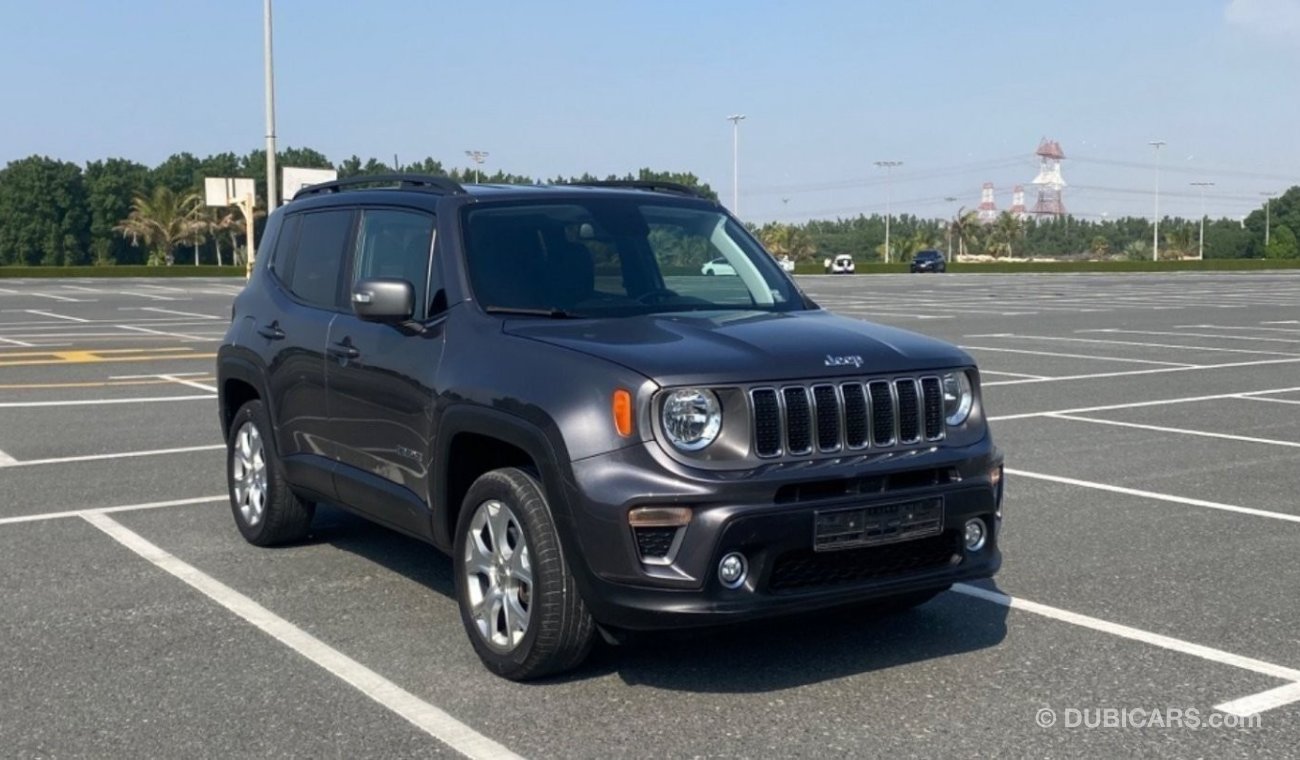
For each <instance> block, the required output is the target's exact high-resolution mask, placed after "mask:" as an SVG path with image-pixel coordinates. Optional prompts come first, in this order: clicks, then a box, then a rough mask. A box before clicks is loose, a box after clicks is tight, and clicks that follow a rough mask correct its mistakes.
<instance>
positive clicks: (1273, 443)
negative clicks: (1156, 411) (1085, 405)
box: [1048, 414, 1300, 449]
mask: <svg viewBox="0 0 1300 760" xmlns="http://www.w3.org/2000/svg"><path fill="white" fill-rule="evenodd" d="M1048 416H1049V417H1051V418H1052V419H1056V420H1070V421H1072V422H1090V423H1093V424H1095V425H1114V426H1115V427H1126V428H1134V429H1137V430H1151V431H1154V432H1157V433H1178V434H1181V435H1195V436H1201V437H1203V438H1222V439H1223V440H1225V441H1241V442H1243V443H1264V444H1268V445H1270V446H1289V447H1291V448H1297V449H1300V443H1298V442H1296V441H1280V440H1277V439H1275V438H1254V437H1252V436H1248V435H1230V434H1228V433H1210V432H1207V431H1204V430H1188V429H1186V428H1174V427H1163V426H1161V425H1141V424H1138V423H1136V422H1120V421H1119V420H1101V419H1097V418H1095V417H1078V416H1075V415H1073V414H1051V415H1048Z"/></svg>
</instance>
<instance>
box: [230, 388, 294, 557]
mask: <svg viewBox="0 0 1300 760" xmlns="http://www.w3.org/2000/svg"><path fill="white" fill-rule="evenodd" d="M247 422H252V423H253V425H254V426H255V427H256V428H257V432H258V435H260V436H261V438H262V452H263V454H262V455H263V456H264V457H265V458H266V496H265V505H266V506H265V507H264V509H263V512H262V520H261V522H259V523H258V524H257V525H249V524H248V523H247V522H246V521H245V520H244V516H243V515H242V514H241V513H240V511H239V503H238V502H237V501H235V440H236V439H237V438H238V436H239V431H240V429H241V428H242V427H243V426H244V424H245V423H247ZM279 464H280V463H279V460H278V459H277V458H276V454H275V441H274V440H272V434H271V425H270V418H269V417H267V414H266V408H265V407H264V406H262V402H261V401H249V402H248V403H246V404H244V405H243V406H241V407H240V408H239V411H238V412H235V418H234V419H233V420H232V421H231V423H230V438H229V439H228V440H227V441H226V490H227V491H228V492H229V494H230V511H231V513H232V514H233V515H234V518H235V527H237V528H239V532H240V533H241V534H242V535H243V536H244V538H245V539H247V540H248V541H249V542H251V543H254V544H257V543H259V542H260V541H261V540H262V539H263V533H265V532H266V526H267V524H268V523H269V522H270V520H269V519H268V517H269V512H270V509H271V505H272V503H273V502H272V495H273V494H277V493H279V489H280V488H283V487H284V486H283V483H282V481H281V479H280V471H279Z"/></svg>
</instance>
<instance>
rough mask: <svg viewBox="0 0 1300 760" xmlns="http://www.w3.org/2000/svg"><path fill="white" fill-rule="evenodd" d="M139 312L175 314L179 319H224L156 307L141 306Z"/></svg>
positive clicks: (213, 315)
mask: <svg viewBox="0 0 1300 760" xmlns="http://www.w3.org/2000/svg"><path fill="white" fill-rule="evenodd" d="M140 311H153V312H157V313H159V314H176V315H177V316H181V317H199V318H200V319H225V317H221V316H217V315H215V314H199V313H198V312H193V311H176V310H175V309H163V308H160V307H158V306H141V307H140Z"/></svg>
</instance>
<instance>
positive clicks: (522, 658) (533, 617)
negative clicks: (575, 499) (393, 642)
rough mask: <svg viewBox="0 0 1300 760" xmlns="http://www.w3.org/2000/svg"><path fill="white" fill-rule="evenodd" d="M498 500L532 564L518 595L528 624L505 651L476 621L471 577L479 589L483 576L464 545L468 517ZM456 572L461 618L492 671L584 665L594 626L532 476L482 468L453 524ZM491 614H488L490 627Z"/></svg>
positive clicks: (543, 672)
mask: <svg viewBox="0 0 1300 760" xmlns="http://www.w3.org/2000/svg"><path fill="white" fill-rule="evenodd" d="M490 502H500V503H501V504H502V505H505V506H506V507H508V508H509V512H510V513H511V516H512V517H513V518H514V522H515V523H517V527H518V528H519V529H521V530H522V532H523V537H524V539H525V541H526V546H527V549H528V557H529V564H530V566H531V581H532V582H531V584H529V587H528V588H527V589H526V590H525V591H524V592H522V593H521V592H519V591H516V592H512V593H517V594H520V595H519V596H518V597H516V598H517V599H520V600H522V599H523V598H524V597H525V596H526V598H527V604H526V606H527V611H528V614H527V624H526V629H525V630H524V632H523V636H522V638H521V639H520V640H519V641H518V642H517V643H515V644H513V645H507V646H512V647H513V648H510V649H508V650H503V649H502V648H501V646H500V644H498V646H496V647H494V646H493V645H491V644H489V642H488V640H487V638H485V636H484V634H483V633H482V632H480V629H479V627H478V623H477V622H476V621H475V617H474V612H473V609H472V607H471V602H470V586H469V584H470V582H471V581H472V582H473V583H476V584H479V586H478V587H477V588H478V594H479V595H482V594H484V593H485V592H484V590H483V589H484V586H483V583H484V580H483V579H482V577H481V576H479V575H475V576H473V578H471V575H470V573H469V570H468V567H467V565H468V560H469V558H470V557H471V556H473V552H474V549H473V548H472V547H471V545H470V536H471V535H472V534H473V532H474V531H473V530H472V528H473V525H474V514H475V512H476V511H477V510H478V509H479V507H484V508H485V509H487V506H486V505H488V504H489V503H490ZM452 558H453V559H452V564H453V566H454V567H455V572H456V598H457V601H458V602H459V606H460V617H461V622H462V623H464V625H465V633H466V634H467V635H468V636H469V640H470V643H472V644H473V645H474V651H475V652H476V653H477V654H478V656H479V659H481V660H482V661H483V664H484V665H486V666H487V667H488V669H489V670H491V671H492V672H493V673H496V674H497V675H499V676H502V677H504V678H508V679H510V680H512V681H527V680H530V679H534V678H541V677H543V676H548V675H554V674H556V673H561V672H563V671H566V670H571V669H572V668H575V667H577V666H578V665H580V664H581V663H582V661H583V660H585V659H586V658H587V654H588V653H589V652H590V651H591V647H592V643H593V642H594V640H595V633H596V624H595V621H594V620H593V619H592V617H591V613H589V612H588V611H587V606H586V604H585V603H583V601H582V596H581V595H580V594H579V593H578V588H577V585H576V584H575V582H574V579H573V574H572V573H571V572H570V571H569V567H568V565H567V564H566V563H565V560H564V555H563V553H562V551H561V548H560V539H559V536H558V535H557V534H556V532H555V524H554V522H553V521H552V520H551V514H550V510H549V508H548V507H547V504H546V496H545V495H544V494H543V493H542V488H541V484H540V483H538V481H537V479H536V478H535V477H534V476H532V475H531V474H529V473H527V472H525V471H523V470H520V469H517V468H514V467H507V468H502V469H499V470H493V471H491V472H488V473H486V474H484V475H482V476H480V477H479V478H478V480H475V481H474V484H473V485H472V486H470V489H469V493H467V494H466V495H465V500H464V502H463V503H462V506H461V510H460V517H459V519H458V520H457V525H456V543H455V549H454V552H453V554H452ZM496 622H497V619H496V617H495V616H493V622H492V625H493V627H495V625H496Z"/></svg>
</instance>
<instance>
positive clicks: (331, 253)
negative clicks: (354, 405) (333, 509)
mask: <svg viewBox="0 0 1300 760" xmlns="http://www.w3.org/2000/svg"><path fill="white" fill-rule="evenodd" d="M353 215H354V213H353V211H351V210H343V209H329V210H325V211H316V212H311V213H298V214H290V215H289V216H288V217H287V218H286V219H285V222H284V226H283V230H282V232H281V241H282V242H281V244H277V247H276V252H275V260H274V261H273V264H272V272H273V274H274V275H275V278H276V280H277V284H278V286H279V287H278V288H277V292H276V293H275V295H274V296H273V304H272V306H273V308H272V309H271V310H270V311H269V312H268V313H267V314H263V315H259V316H258V324H257V326H256V337H255V338H254V339H255V340H257V341H259V342H260V343H262V344H263V345H262V347H261V348H262V353H263V355H266V356H269V357H270V361H269V362H268V386H269V392H270V394H271V408H272V413H273V415H274V419H275V421H276V424H277V427H276V444H277V451H278V452H279V454H280V456H281V457H282V458H283V459H284V463H285V466H286V468H287V470H288V473H289V478H290V480H292V481H294V482H295V483H298V484H299V485H302V486H306V487H308V488H311V489H313V490H315V491H317V492H319V493H321V495H324V496H329V495H331V494H332V490H333V481H332V479H331V477H330V475H329V471H330V470H331V469H332V459H333V458H334V448H333V446H332V444H331V440H330V439H331V435H330V431H329V430H328V422H329V421H328V417H327V415H326V412H325V409H326V404H327V396H326V378H325V359H326V353H325V349H326V345H327V339H328V336H329V328H330V324H331V323H332V322H333V321H334V319H335V318H336V317H337V316H338V314H339V311H340V308H341V304H342V289H343V284H344V278H343V268H344V267H343V262H344V254H345V250H346V246H347V241H348V239H349V238H350V234H351V228H352V220H353Z"/></svg>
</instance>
